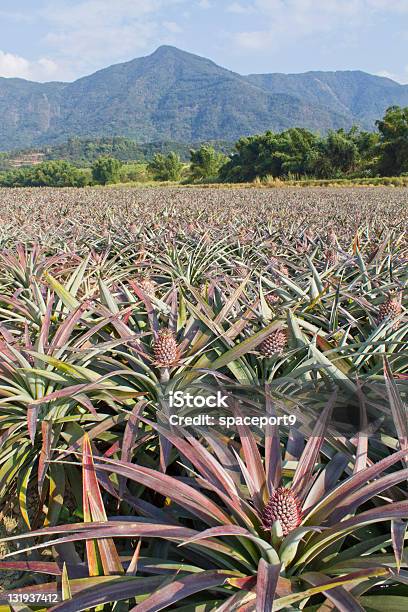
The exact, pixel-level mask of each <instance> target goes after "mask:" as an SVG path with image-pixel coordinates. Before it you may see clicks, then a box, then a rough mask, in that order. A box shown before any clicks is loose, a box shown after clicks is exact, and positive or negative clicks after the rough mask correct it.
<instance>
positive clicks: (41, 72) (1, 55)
mask: <svg viewBox="0 0 408 612" xmlns="http://www.w3.org/2000/svg"><path fill="white" fill-rule="evenodd" d="M57 71H58V65H57V64H56V63H55V62H54V61H53V60H51V59H48V58H45V57H44V58H41V59H39V60H37V61H30V60H28V59H26V58H25V57H21V56H19V55H15V54H14V53H7V52H5V51H0V76H2V77H9V78H11V77H18V78H21V79H29V80H33V81H48V80H51V79H53V78H54V77H55V75H56V73H57Z"/></svg>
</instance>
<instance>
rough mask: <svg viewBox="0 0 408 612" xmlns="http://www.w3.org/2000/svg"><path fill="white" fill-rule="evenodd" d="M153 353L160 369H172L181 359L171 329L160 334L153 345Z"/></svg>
mask: <svg viewBox="0 0 408 612" xmlns="http://www.w3.org/2000/svg"><path fill="white" fill-rule="evenodd" d="M153 353H154V357H155V363H156V365H157V366H158V367H159V368H170V367H171V366H172V365H174V364H175V363H176V362H177V361H178V360H179V359H180V350H179V347H178V344H177V341H176V338H175V336H174V334H173V332H172V331H171V330H170V329H163V330H161V331H160V332H159V334H158V336H157V338H156V340H155V342H154V345H153Z"/></svg>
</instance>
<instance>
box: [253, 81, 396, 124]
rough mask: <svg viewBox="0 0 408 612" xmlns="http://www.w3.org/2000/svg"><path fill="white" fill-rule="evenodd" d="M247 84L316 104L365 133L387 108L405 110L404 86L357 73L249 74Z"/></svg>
mask: <svg viewBox="0 0 408 612" xmlns="http://www.w3.org/2000/svg"><path fill="white" fill-rule="evenodd" d="M248 80H249V81H250V82H251V83H253V84H254V85H258V87H261V88H262V89H266V90H267V91H269V92H271V93H272V94H278V93H285V94H290V95H293V96H297V97H300V98H302V100H303V101H304V102H305V103H307V104H310V105H312V106H313V105H316V104H320V105H321V106H324V107H326V108H328V109H330V110H333V111H335V112H337V113H341V114H343V115H345V116H347V117H348V118H349V119H350V121H352V122H353V123H356V124H358V125H360V126H361V127H364V128H366V129H372V127H373V125H374V123H375V121H376V119H379V118H380V117H382V116H383V114H384V111H385V110H386V109H387V108H388V107H389V106H392V105H397V106H408V85H400V84H399V83H396V82H395V81H392V80H391V79H388V78H385V77H378V76H374V75H372V74H367V73H366V72H361V71H360V70H354V71H351V70H349V71H339V72H305V73H303V74H279V73H275V74H251V75H249V76H248Z"/></svg>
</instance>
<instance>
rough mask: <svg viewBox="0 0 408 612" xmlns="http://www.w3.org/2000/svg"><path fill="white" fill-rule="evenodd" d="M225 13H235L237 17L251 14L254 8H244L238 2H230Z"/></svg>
mask: <svg viewBox="0 0 408 612" xmlns="http://www.w3.org/2000/svg"><path fill="white" fill-rule="evenodd" d="M226 11H227V13H235V14H237V15H245V14H247V13H253V12H254V7H252V6H249V5H248V6H244V5H243V4H240V3H239V2H232V3H231V4H229V5H228V6H227V8H226Z"/></svg>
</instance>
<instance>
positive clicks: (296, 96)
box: [0, 45, 408, 150]
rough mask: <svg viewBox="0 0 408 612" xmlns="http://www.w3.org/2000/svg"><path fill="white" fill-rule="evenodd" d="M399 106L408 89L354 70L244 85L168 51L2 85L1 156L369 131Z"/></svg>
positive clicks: (250, 80) (406, 100)
mask: <svg viewBox="0 0 408 612" xmlns="http://www.w3.org/2000/svg"><path fill="white" fill-rule="evenodd" d="M393 104H398V105H408V86H405V85H401V84H399V83H397V82H396V81H392V80H391V79H388V78H387V77H377V76H375V75H370V74H368V73H365V72H363V71H352V70H349V71H329V72H325V71H309V72H306V73H298V74H296V73H294V74H283V73H267V74H250V75H241V74H239V73H237V72H233V71H231V70H228V69H227V68H223V67H221V66H218V65H217V64H216V63H215V62H213V61H212V60H210V59H207V58H202V57H200V56H198V55H195V54H192V53H188V52H186V51H182V50H180V49H178V48H177V47H171V46H169V45H163V46H161V47H159V48H158V49H156V51H154V52H153V53H152V54H150V55H147V56H144V57H140V58H135V59H133V60H130V61H127V62H123V63H121V64H114V65H112V66H108V67H106V68H102V69H100V70H98V71H96V72H94V73H93V74H91V75H88V76H84V77H81V78H79V79H77V80H76V81H73V82H70V83H64V82H61V81H54V82H53V81H51V82H47V83H37V82H34V81H27V80H24V79H8V78H0V149H2V150H9V149H11V148H19V147H20V148H27V147H30V146H44V145H47V144H50V145H52V144H56V143H60V142H62V141H64V140H67V139H68V138H70V137H74V136H81V137H85V138H86V137H90V138H93V137H104V136H126V137H129V138H133V139H135V140H138V141H140V142H154V141H163V140H171V141H178V142H198V141H205V140H219V139H222V140H231V141H233V140H237V139H238V138H239V137H241V136H246V135H250V134H254V133H259V132H263V131H265V130H267V129H271V130H282V129H287V128H289V127H294V126H299V127H305V128H308V129H312V130H314V131H322V132H324V131H327V130H328V129H338V128H340V127H343V128H346V129H347V128H349V127H351V125H353V124H357V125H360V126H361V127H362V128H364V129H373V128H374V122H375V120H376V119H378V118H379V117H381V116H382V114H383V113H384V111H385V110H386V108H387V107H388V106H391V105H393Z"/></svg>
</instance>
